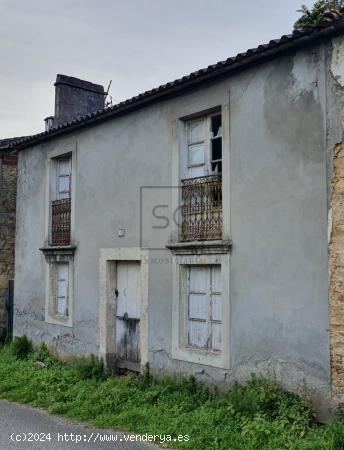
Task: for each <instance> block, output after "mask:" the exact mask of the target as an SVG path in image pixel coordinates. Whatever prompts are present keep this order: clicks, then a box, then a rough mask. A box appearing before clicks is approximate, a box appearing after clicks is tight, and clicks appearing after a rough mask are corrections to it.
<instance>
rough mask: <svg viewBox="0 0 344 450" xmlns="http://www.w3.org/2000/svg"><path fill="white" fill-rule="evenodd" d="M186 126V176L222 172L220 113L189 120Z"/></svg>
mask: <svg viewBox="0 0 344 450" xmlns="http://www.w3.org/2000/svg"><path fill="white" fill-rule="evenodd" d="M186 128H187V132H186V134H187V178H196V177H203V176H206V175H212V174H220V173H222V123H221V114H215V115H211V116H208V117H203V118H199V119H196V120H190V121H188V122H187V123H186Z"/></svg>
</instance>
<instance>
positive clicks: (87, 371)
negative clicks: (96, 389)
mask: <svg viewBox="0 0 344 450" xmlns="http://www.w3.org/2000/svg"><path fill="white" fill-rule="evenodd" d="M73 366H74V368H75V371H76V373H77V376H78V377H79V378H80V379H81V380H87V379H91V378H92V379H95V380H101V379H104V378H105V368H104V361H103V359H102V358H100V359H99V358H97V357H96V356H95V355H91V356H90V357H82V358H78V359H76V360H75V361H74V363H73Z"/></svg>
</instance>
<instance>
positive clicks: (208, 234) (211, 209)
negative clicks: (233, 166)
mask: <svg viewBox="0 0 344 450" xmlns="http://www.w3.org/2000/svg"><path fill="white" fill-rule="evenodd" d="M181 216H182V217H181V220H182V226H181V240H182V241H208V240H217V239H222V176H221V174H218V175H208V176H204V177H198V178H190V179H187V180H182V207H181Z"/></svg>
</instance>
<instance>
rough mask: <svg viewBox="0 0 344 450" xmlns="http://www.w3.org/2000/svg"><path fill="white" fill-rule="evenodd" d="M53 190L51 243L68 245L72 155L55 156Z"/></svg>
mask: <svg viewBox="0 0 344 450" xmlns="http://www.w3.org/2000/svg"><path fill="white" fill-rule="evenodd" d="M54 171H55V174H54V178H55V179H56V187H55V192H53V193H52V196H53V199H52V202H51V214H52V216H51V245H54V246H64V245H70V236H71V190H72V157H71V155H69V156H63V157H60V158H57V159H56V160H55V163H54Z"/></svg>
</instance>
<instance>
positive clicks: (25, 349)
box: [11, 335, 33, 359]
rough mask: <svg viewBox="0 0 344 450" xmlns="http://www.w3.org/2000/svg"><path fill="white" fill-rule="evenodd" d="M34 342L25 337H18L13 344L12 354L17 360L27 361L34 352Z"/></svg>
mask: <svg viewBox="0 0 344 450" xmlns="http://www.w3.org/2000/svg"><path fill="white" fill-rule="evenodd" d="M32 350H33V347H32V342H31V341H30V340H29V339H28V338H27V337H26V336H25V335H24V336H16V337H15V338H14V339H13V342H12V344H11V352H12V354H13V356H15V358H17V359H26V358H27V357H28V356H29V354H30V353H31V352H32Z"/></svg>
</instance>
